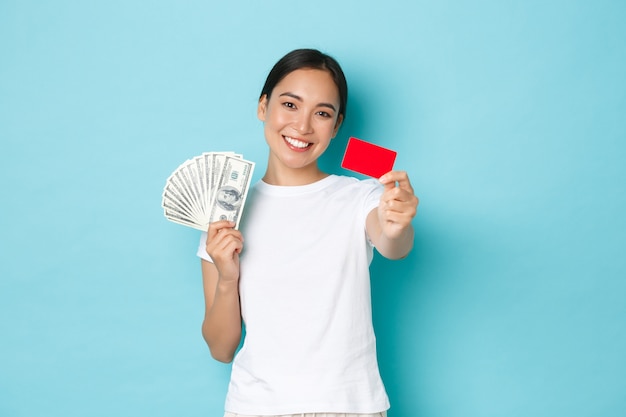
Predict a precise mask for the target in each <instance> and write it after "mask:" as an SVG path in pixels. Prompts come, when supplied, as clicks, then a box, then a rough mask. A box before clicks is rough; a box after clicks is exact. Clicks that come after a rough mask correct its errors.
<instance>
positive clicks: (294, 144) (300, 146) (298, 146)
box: [283, 136, 312, 150]
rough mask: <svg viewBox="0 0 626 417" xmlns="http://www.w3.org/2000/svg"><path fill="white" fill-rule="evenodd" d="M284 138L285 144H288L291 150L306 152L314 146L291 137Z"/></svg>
mask: <svg viewBox="0 0 626 417" xmlns="http://www.w3.org/2000/svg"><path fill="white" fill-rule="evenodd" d="M283 138H284V139H285V142H287V143H288V144H289V145H290V148H292V149H295V150H305V149H307V148H308V147H309V146H311V145H312V143H309V142H304V141H302V140H298V139H294V138H292V137H289V136H283Z"/></svg>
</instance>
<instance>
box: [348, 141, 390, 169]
mask: <svg viewBox="0 0 626 417" xmlns="http://www.w3.org/2000/svg"><path fill="white" fill-rule="evenodd" d="M396 155H397V152H396V151H392V150H391V149H386V148H383V147H382V146H378V145H374V144H373V143H369V142H366V141H364V140H361V139H357V138H355V137H351V138H350V139H349V140H348V146H347V147H346V152H345V154H344V156H343V161H341V167H342V168H345V169H349V170H351V171H355V172H358V173H360V174H365V175H369V176H370V177H374V178H380V177H382V176H383V175H384V174H386V173H387V172H389V171H391V170H392V169H393V163H394V162H395V160H396Z"/></svg>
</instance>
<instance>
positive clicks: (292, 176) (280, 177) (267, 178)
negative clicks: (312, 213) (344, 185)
mask: <svg viewBox="0 0 626 417" xmlns="http://www.w3.org/2000/svg"><path fill="white" fill-rule="evenodd" d="M327 176H328V174H327V173H325V172H323V171H322V170H320V169H319V167H318V166H317V164H312V165H311V166H308V167H304V168H297V169H291V168H286V167H281V168H276V167H272V164H268V167H267V171H265V175H264V176H263V181H264V182H266V183H268V184H270V185H281V186H297V185H307V184H313V183H314V182H317V181H319V180H322V179H324V178H326V177H327Z"/></svg>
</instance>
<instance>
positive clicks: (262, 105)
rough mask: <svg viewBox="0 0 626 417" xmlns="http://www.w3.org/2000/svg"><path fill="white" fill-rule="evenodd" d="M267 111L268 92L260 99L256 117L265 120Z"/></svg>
mask: <svg viewBox="0 0 626 417" xmlns="http://www.w3.org/2000/svg"><path fill="white" fill-rule="evenodd" d="M266 112H267V94H263V95H262V96H261V98H260V99H259V105H258V107H257V109H256V117H258V118H259V120H260V121H262V122H264V121H265V113H266Z"/></svg>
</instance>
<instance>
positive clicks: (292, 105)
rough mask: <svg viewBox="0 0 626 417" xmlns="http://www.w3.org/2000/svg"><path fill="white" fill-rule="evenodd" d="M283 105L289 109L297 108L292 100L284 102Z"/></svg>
mask: <svg viewBox="0 0 626 417" xmlns="http://www.w3.org/2000/svg"><path fill="white" fill-rule="evenodd" d="M283 106H285V107H287V108H288V109H295V108H296V105H295V104H293V103H292V102H291V101H286V102H284V103H283Z"/></svg>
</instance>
